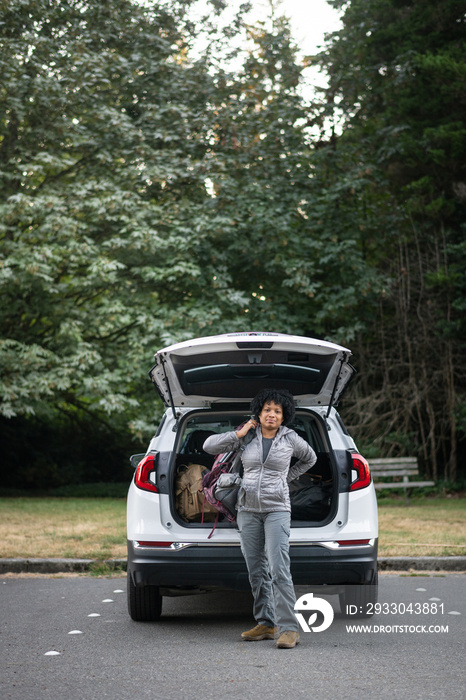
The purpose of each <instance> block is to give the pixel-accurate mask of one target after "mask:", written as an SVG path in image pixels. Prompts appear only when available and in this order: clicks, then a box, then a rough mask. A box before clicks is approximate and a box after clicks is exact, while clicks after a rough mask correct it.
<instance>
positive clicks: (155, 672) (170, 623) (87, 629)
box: [0, 574, 466, 700]
mask: <svg viewBox="0 0 466 700" xmlns="http://www.w3.org/2000/svg"><path fill="white" fill-rule="evenodd" d="M380 578H381V580H380V594H379V604H380V606H381V607H380V608H379V609H378V611H377V613H378V614H376V615H374V616H373V617H371V618H369V619H363V620H358V619H351V618H350V619H345V618H344V617H343V616H342V615H341V613H340V612H339V606H338V603H337V599H336V598H335V596H324V595H322V597H323V598H324V600H325V599H327V600H328V602H330V603H331V605H332V608H333V609H334V619H333V622H332V623H331V625H330V626H329V627H328V629H326V630H325V631H324V632H321V633H313V632H312V631H311V632H303V633H301V643H300V644H299V646H297V647H296V648H295V649H291V650H286V649H277V648H276V647H275V642H274V641H271V640H268V641H263V642H249V643H248V642H244V641H242V640H241V638H240V634H241V632H242V631H244V630H245V629H248V628H249V627H250V626H252V624H253V621H252V619H251V596H250V594H248V593H235V592H226V591H222V592H216V593H210V594H204V595H198V596H189V597H182V598H166V599H164V608H163V616H162V618H161V620H160V621H159V622H156V623H135V622H133V621H132V620H131V619H130V618H129V616H128V613H127V608H126V579H125V578H92V577H89V576H71V577H64V578H50V577H44V576H42V577H38V578H33V577H25V578H15V577H13V576H8V577H3V578H2V579H0V601H1V611H2V613H1V638H0V645H1V654H0V655H1V661H0V668H1V674H0V675H1V680H0V692H1V697H2V698H13V699H15V700H16V699H18V700H19V698H21V699H22V700H29V699H30V700H42V699H45V698H51V699H53V700H56V699H57V698H60V697H67V698H71V699H74V698H76V699H77V698H80V699H81V700H91V699H93V698H106V697H111V698H114V699H115V700H120V699H121V700H123V699H125V700H126V698H132V697H135V698H146V697H147V698H164V699H165V700H175V699H176V700H178V699H184V698H190V699H193V700H197V699H198V698H199V700H201V699H202V700H208V699H209V698H212V699H213V700H214V699H217V698H219V697H221V698H227V699H231V700H236V699H238V700H239V699H240V698H241V699H244V698H256V697H258V696H260V697H268V698H272V699H275V698H277V699H278V698H280V699H281V698H283V697H293V698H310V697H312V698H313V699H315V700H320V699H321V698H322V700H323V699H324V698H325V699H327V698H329V697H338V696H339V695H341V696H342V697H344V698H345V700H356V698H357V699H358V700H359V699H360V698H361V696H369V695H370V696H372V697H377V698H380V699H382V700H384V699H385V698H387V699H388V698H390V700H391V699H392V698H393V697H394V696H398V697H402V698H404V697H406V698H407V697H409V698H410V699H413V700H415V699H416V698H419V700H420V699H421V698H422V699H423V700H424V699H425V698H439V697H442V698H446V699H447V700H449V699H452V700H453V699H459V698H464V697H465V682H464V681H465V678H464V666H465V664H464V658H465V615H466V605H465V603H466V596H465V584H466V576H465V575H464V574H445V575H439V574H429V575H423V576H412V575H396V574H384V575H382V576H381V577H380ZM296 592H297V595H298V597H300V596H301V595H304V594H306V593H307V590H306V588H305V587H304V586H298V587H297V589H296ZM314 595H315V596H318V595H320V593H318V592H317V593H314Z"/></svg>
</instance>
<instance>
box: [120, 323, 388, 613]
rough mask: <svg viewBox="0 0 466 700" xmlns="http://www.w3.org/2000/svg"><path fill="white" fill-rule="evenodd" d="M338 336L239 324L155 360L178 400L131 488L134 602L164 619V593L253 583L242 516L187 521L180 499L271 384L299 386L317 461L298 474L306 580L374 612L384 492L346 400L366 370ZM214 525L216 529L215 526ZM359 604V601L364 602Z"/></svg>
mask: <svg viewBox="0 0 466 700" xmlns="http://www.w3.org/2000/svg"><path fill="white" fill-rule="evenodd" d="M350 355H351V352H350V351H349V350H347V349H346V348H344V347H341V346H339V345H335V344H333V343H328V342H324V341H321V340H315V339H312V338H302V337H298V336H292V335H283V334H280V333H231V334H226V335H219V336H213V337H208V338H198V339H195V340H190V341H186V342H182V343H178V344H176V345H172V346H170V347H167V348H164V349H162V350H159V351H158V352H157V353H156V355H155V362H156V364H155V366H154V367H153V368H152V370H151V372H150V377H151V379H152V381H153V382H154V384H155V386H156V388H157V390H158V392H159V394H160V396H161V398H162V400H163V402H164V403H165V405H166V406H167V410H166V412H165V414H164V416H163V418H162V421H161V423H160V425H159V427H158V430H157V433H156V434H155V436H154V437H153V438H152V440H151V441H150V444H149V447H148V450H147V452H146V454H145V455H134V456H133V457H132V458H131V459H132V463H133V466H135V467H136V471H135V475H134V479H133V480H132V482H131V485H130V487H129V492H128V507H127V539H128V609H129V614H130V615H131V617H132V618H133V620H137V621H153V620H158V619H159V617H160V615H161V612H162V598H163V596H172V595H185V594H190V593H195V592H197V591H199V590H212V589H216V588H219V587H220V588H229V589H237V590H245V589H246V590H247V589H249V582H248V575H247V570H246V565H245V562H244V559H243V556H242V554H241V549H240V542H239V535H238V530H237V529H236V527H235V523H233V524H232V523H230V522H228V521H227V520H226V519H225V520H223V521H222V519H220V521H219V523H218V524H217V526H216V528H215V530H214V533H213V535H211V533H212V522H204V523H201V522H187V521H186V520H185V519H184V518H183V517H182V516H181V514H180V513H179V512H177V508H176V498H175V481H176V478H177V474H178V470H179V468H180V466H181V465H187V464H189V463H195V464H202V465H204V466H205V467H207V468H211V467H212V464H213V460H214V457H213V456H212V455H208V454H206V453H205V452H204V451H203V450H202V445H203V443H204V440H205V438H206V437H207V436H208V435H210V434H212V433H213V432H216V433H219V432H224V431H229V430H234V429H235V428H236V427H237V426H238V425H240V423H242V422H243V421H244V420H245V418H246V417H247V416H248V415H249V404H250V401H251V399H252V398H253V397H254V396H255V395H256V394H257V393H258V391H259V390H260V389H263V388H270V387H272V388H276V389H288V390H289V391H291V393H292V394H293V396H294V397H295V401H296V416H295V419H294V422H293V424H292V426H290V427H292V428H293V429H294V430H295V431H296V432H297V433H298V434H299V435H300V436H301V437H303V438H304V439H305V440H307V441H308V442H309V444H310V445H311V446H312V448H313V449H314V450H315V452H316V454H317V457H318V459H317V463H316V464H315V465H314V467H313V468H312V470H311V471H310V473H309V474H304V475H302V476H301V477H300V478H299V479H297V480H296V481H295V482H292V483H291V484H290V495H291V505H292V514H291V517H292V521H291V536H290V556H291V572H292V576H293V581H294V583H295V585H298V584H301V585H308V586H313V587H315V586H325V588H324V589H321V590H322V591H323V592H325V593H330V594H333V593H335V594H339V597H340V607H341V610H342V612H343V614H345V611H346V610H347V606H348V605H351V606H352V608H351V610H352V611H354V610H355V609H357V611H358V613H360V614H362V615H365V614H366V611H367V610H370V606H367V603H373V602H375V601H376V600H377V541H378V540H377V537H378V522H377V502H376V497H375V491H374V486H373V484H372V480H371V476H370V472H369V468H368V465H367V462H366V460H365V459H364V458H363V457H362V456H361V455H360V454H359V453H358V451H357V449H356V446H355V444H354V442H353V440H352V438H351V437H350V435H349V434H348V432H347V430H346V429H345V427H344V425H343V422H342V420H341V418H340V417H339V415H338V413H337V411H336V410H335V408H334V406H335V404H336V403H337V401H338V399H339V398H340V396H341V394H342V392H343V390H344V388H345V386H346V385H347V383H348V381H349V380H350V378H351V376H352V374H353V372H354V370H353V368H352V367H351V365H350V364H349V358H350ZM209 535H211V536H210V537H209ZM354 606H356V607H354Z"/></svg>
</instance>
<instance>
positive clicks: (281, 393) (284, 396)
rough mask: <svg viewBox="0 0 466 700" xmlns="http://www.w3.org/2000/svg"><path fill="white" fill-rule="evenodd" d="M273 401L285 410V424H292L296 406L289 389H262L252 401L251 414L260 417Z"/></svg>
mask: <svg viewBox="0 0 466 700" xmlns="http://www.w3.org/2000/svg"><path fill="white" fill-rule="evenodd" d="M271 401H273V402H274V403H276V404H279V405H280V406H281V407H282V409H283V423H284V424H285V425H286V424H287V423H292V422H293V420H294V414H295V406H294V398H293V394H292V393H291V392H289V391H288V390H287V389H262V391H259V393H258V394H257V395H256V396H255V397H254V398H253V400H252V401H251V413H252V414H253V415H254V416H258V415H259V413H260V412H261V411H262V409H263V407H264V405H265V404H266V403H270V402H271Z"/></svg>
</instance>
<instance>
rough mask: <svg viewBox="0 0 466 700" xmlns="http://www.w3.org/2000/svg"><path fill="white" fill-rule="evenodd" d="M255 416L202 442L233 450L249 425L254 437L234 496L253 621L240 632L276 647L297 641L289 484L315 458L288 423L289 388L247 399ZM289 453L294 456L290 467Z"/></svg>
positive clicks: (291, 407)
mask: <svg viewBox="0 0 466 700" xmlns="http://www.w3.org/2000/svg"><path fill="white" fill-rule="evenodd" d="M251 411H252V413H253V415H254V416H255V417H256V416H257V418H258V420H254V419H251V420H249V421H248V422H247V423H245V424H244V425H243V427H242V428H241V429H240V430H236V431H231V432H228V433H222V434H220V435H211V436H210V437H208V438H207V440H206V441H205V443H204V450H205V451H206V452H208V453H209V454H220V453H222V452H229V451H231V450H234V449H237V448H238V447H239V446H240V444H241V443H240V441H241V440H242V438H244V437H245V436H246V435H247V434H248V432H249V431H250V430H251V429H254V430H255V435H254V438H253V439H252V440H251V442H249V444H248V445H247V446H246V448H245V449H244V451H243V454H242V461H243V467H244V474H243V484H242V488H241V490H240V492H239V496H238V506H237V508H238V517H237V522H238V529H239V533H240V539H241V551H242V552H243V555H244V558H245V560H246V565H247V568H248V574H249V581H250V584H251V589H252V593H253V596H254V609H253V613H254V618H255V620H256V623H257V624H256V626H255V627H254V628H253V629H251V630H249V631H247V632H243V634H242V635H241V636H242V638H243V639H245V640H248V641H260V640H262V639H274V638H275V636H276V635H277V633H278V635H279V637H278V640H277V647H280V648H287V649H290V648H292V647H295V646H296V644H298V643H299V626H298V622H297V620H296V617H295V614H294V604H295V602H296V597H295V592H294V587H293V581H292V579H291V573H290V553H289V537H290V520H291V505H290V494H289V489H288V483H289V482H290V481H293V479H296V478H297V477H298V476H300V474H303V473H304V472H306V471H307V470H308V469H310V468H311V467H312V466H313V465H314V464H315V462H316V460H317V457H316V454H315V452H314V450H313V449H312V448H311V447H310V446H309V445H308V444H307V442H306V441H305V440H303V439H302V438H300V437H299V436H298V435H297V434H296V433H295V431H294V430H291V429H290V428H287V427H286V425H285V424H286V423H290V422H291V421H292V420H293V418H294V414H295V409H294V400H293V396H292V395H291V394H290V392H288V391H278V390H274V389H264V390H263V391H261V392H260V393H259V394H258V395H257V396H256V397H255V398H254V399H253V401H252V403H251ZM292 457H297V459H298V461H297V462H296V463H295V464H294V465H293V466H292V467H290V462H291V459H292Z"/></svg>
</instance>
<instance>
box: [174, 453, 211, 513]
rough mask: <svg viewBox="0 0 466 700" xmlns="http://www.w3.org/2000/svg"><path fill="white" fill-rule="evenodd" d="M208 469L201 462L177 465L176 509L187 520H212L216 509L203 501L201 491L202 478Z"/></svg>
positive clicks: (203, 497)
mask: <svg viewBox="0 0 466 700" xmlns="http://www.w3.org/2000/svg"><path fill="white" fill-rule="evenodd" d="M206 473H208V469H206V467H204V466H203V465H202V464H188V465H185V464H182V465H181V466H180V467H178V472H177V475H176V480H175V498H176V510H177V512H178V514H179V515H180V516H181V517H182V518H183V520H186V521H187V522H190V523H193V522H199V521H201V522H203V521H204V520H205V521H206V522H213V521H214V520H215V518H216V517H218V511H217V509H216V508H214V507H213V506H212V505H210V503H206V502H205V496H204V494H202V493H201V491H200V488H201V486H202V479H203V477H204V475H205V474H206Z"/></svg>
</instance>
